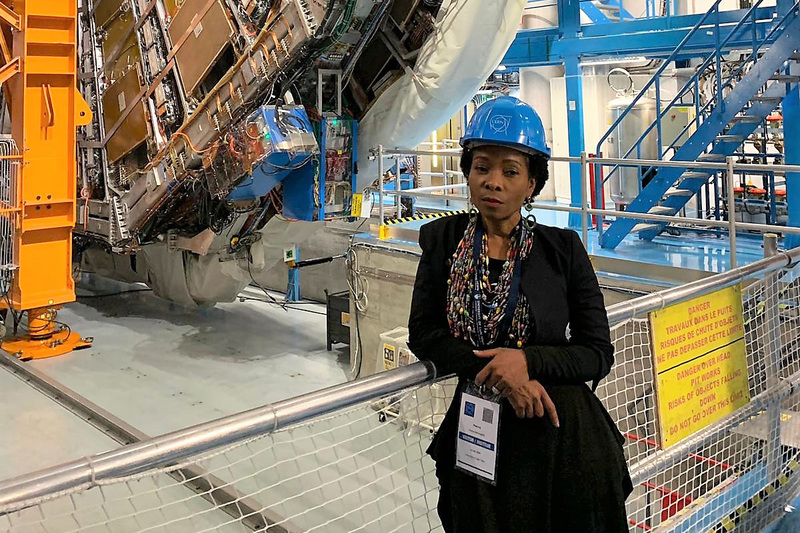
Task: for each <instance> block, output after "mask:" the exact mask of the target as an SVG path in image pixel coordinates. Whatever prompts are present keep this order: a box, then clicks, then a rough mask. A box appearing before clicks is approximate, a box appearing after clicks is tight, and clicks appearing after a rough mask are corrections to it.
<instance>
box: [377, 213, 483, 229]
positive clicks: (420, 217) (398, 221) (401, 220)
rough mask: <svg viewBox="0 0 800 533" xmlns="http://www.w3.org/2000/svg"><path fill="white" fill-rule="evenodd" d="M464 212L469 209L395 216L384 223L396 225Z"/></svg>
mask: <svg viewBox="0 0 800 533" xmlns="http://www.w3.org/2000/svg"><path fill="white" fill-rule="evenodd" d="M464 213H468V211H467V210H466V209H462V210H460V211H442V212H440V213H428V214H425V215H416V216H413V217H404V218H393V219H391V220H387V221H386V222H385V223H384V225H386V226H395V225H397V224H405V223H406V222H414V221H415V220H429V219H434V218H443V217H449V216H453V215H463V214H464Z"/></svg>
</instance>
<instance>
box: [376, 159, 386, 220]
mask: <svg viewBox="0 0 800 533" xmlns="http://www.w3.org/2000/svg"><path fill="white" fill-rule="evenodd" d="M378 220H379V224H380V225H381V226H383V223H384V221H385V218H384V214H383V145H382V144H379V145H378Z"/></svg>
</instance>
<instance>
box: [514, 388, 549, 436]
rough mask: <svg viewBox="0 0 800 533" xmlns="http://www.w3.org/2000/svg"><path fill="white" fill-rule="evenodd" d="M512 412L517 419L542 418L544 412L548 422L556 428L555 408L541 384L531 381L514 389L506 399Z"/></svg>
mask: <svg viewBox="0 0 800 533" xmlns="http://www.w3.org/2000/svg"><path fill="white" fill-rule="evenodd" d="M508 401H509V402H511V406H512V407H513V408H514V412H515V413H517V417H518V418H533V417H534V416H538V417H540V418H541V417H543V416H544V414H545V412H546V413H547V417H548V418H549V419H550V422H552V423H553V425H554V426H555V427H558V413H557V412H556V406H555V405H554V404H553V401H552V400H551V399H550V396H549V395H548V394H547V391H546V390H544V387H543V386H542V384H541V383H539V382H538V381H536V380H535V379H532V380H530V381H528V382H526V383H525V384H523V385H522V387H520V388H518V389H515V390H514V391H513V392H512V393H511V395H510V396H509V397H508Z"/></svg>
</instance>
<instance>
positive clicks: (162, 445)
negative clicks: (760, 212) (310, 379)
mask: <svg viewBox="0 0 800 533" xmlns="http://www.w3.org/2000/svg"><path fill="white" fill-rule="evenodd" d="M799 258H800V248H796V249H793V250H791V251H789V252H785V253H781V254H777V255H775V256H772V257H769V258H765V259H762V260H760V261H758V262H756V263H752V264H750V265H747V266H743V267H740V268H738V269H734V270H731V271H729V272H726V273H723V274H718V275H716V276H712V277H710V278H707V279H705V280H700V281H697V282H694V283H689V284H687V285H684V286H681V287H676V288H674V289H668V290H665V291H662V292H660V293H656V294H652V295H648V296H644V297H641V298H637V299H635V300H630V301H627V302H621V303H619V304H616V305H613V306H611V307H609V308H608V317H609V322H610V323H611V324H616V323H618V322H620V321H622V320H626V319H629V318H633V317H635V316H637V315H640V314H642V313H645V312H649V311H652V310H655V309H660V308H663V307H664V306H666V305H669V304H672V303H676V302H679V301H682V300H685V299H688V298H692V297H696V296H698V295H700V294H704V293H707V292H710V291H712V290H716V289H719V288H723V287H726V286H729V285H731V284H734V283H737V282H739V281H741V280H743V279H746V278H748V277H752V276H753V275H755V274H759V273H767V272H770V271H774V270H777V269H780V268H784V267H788V266H791V265H792V264H793V263H795V262H796V261H797V260H798V259H799ZM797 376H800V373H797V374H795V375H794V377H797ZM435 377H436V371H435V369H434V367H433V365H432V364H430V363H415V364H412V365H409V366H405V367H402V368H399V369H396V370H392V371H389V372H382V373H380V374H376V375H373V376H370V377H368V378H365V379H362V380H358V381H356V382H352V383H345V384H342V385H337V386H334V387H330V388H328V389H324V390H322V391H319V392H315V393H311V394H305V395H302V396H298V397H296V398H291V399H288V400H284V401H281V402H277V403H275V404H272V405H267V406H264V407H260V408H257V409H253V410H250V411H246V412H244V413H240V414H237V415H233V416H230V417H226V418H222V419H219V420H216V421H212V422H207V423H205V424H200V425H197V426H194V427H191V428H187V429H184V430H180V431H176V432H173V433H170V434H167V435H164V436H162V437H158V438H155V439H152V440H149V441H146V442H142V443H139V444H135V445H131V446H128V447H125V448H122V449H119V450H114V451H110V452H105V453H102V454H99V455H96V456H94V457H93V458H92V459H91V461H90V460H87V459H82V460H77V461H73V462H70V463H66V464H63V465H60V466H57V467H54V468H50V469H47V470H43V471H40V472H36V473H32V474H27V475H24V476H21V477H18V478H15V479H12V480H9V481H7V482H5V483H2V484H0V508H2V507H4V506H9V505H10V504H12V503H21V502H26V501H29V500H33V499H36V498H39V497H42V496H44V495H49V494H53V493H54V492H59V491H64V490H70V489H73V488H75V487H79V486H81V485H85V484H87V483H91V482H92V481H93V480H94V481H97V480H102V479H110V478H115V477H120V476H126V475H132V474H135V473H140V472H144V471H147V470H151V469H153V468H159V467H162V466H166V465H169V464H173V463H174V462H176V461H178V460H181V459H186V458H187V457H191V456H196V455H199V454H202V453H204V452H207V451H209V450H211V449H215V448H218V447H221V446H225V445H228V444H231V443H234V442H239V441H241V440H243V439H247V438H249V437H253V436H256V435H263V434H268V433H271V432H274V431H275V430H277V429H278V428H281V427H284V426H287V425H291V424H296V423H300V422H303V421H306V420H309V419H311V418H314V417H316V416H319V415H323V414H327V413H331V412H334V411H336V410H339V409H342V408H346V407H350V406H352V405H355V404H358V403H361V402H365V401H369V400H371V399H375V398H380V397H384V396H386V395H388V394H392V393H395V392H397V391H398V390H402V389H404V388H408V387H414V386H418V385H421V384H423V383H425V382H428V381H431V380H433V379H435ZM792 386H793V385H789V380H786V381H784V382H783V383H781V384H780V385H779V386H778V388H776V389H775V390H772V391H770V393H769V394H770V396H769V397H767V396H764V395H761V396H759V397H756V398H755V399H754V401H753V402H752V403H751V404H749V406H748V407H747V408H746V409H745V410H743V411H740V412H737V413H734V414H733V415H731V416H729V417H727V418H726V419H724V420H723V421H722V422H720V423H719V424H715V425H714V426H713V427H710V428H707V429H706V430H703V431H702V432H700V433H698V434H697V435H695V436H693V437H691V438H690V439H688V440H687V441H685V442H686V444H685V445H684V444H681V445H679V446H676V447H675V448H672V449H670V450H668V451H667V452H665V455H664V456H662V455H659V456H657V458H655V459H647V460H645V461H643V462H641V463H639V464H637V466H636V476H637V479H638V478H639V477H641V478H642V479H645V480H646V479H648V478H649V477H652V474H651V473H650V472H649V470H648V469H654V471H658V469H661V468H663V467H664V464H665V462H664V461H667V460H674V461H676V462H677V461H678V460H680V455H681V454H683V453H684V451H685V449H686V448H690V447H699V446H702V445H703V444H704V443H706V442H710V440H713V438H715V437H716V436H717V435H718V432H720V431H723V429H720V427H721V426H722V425H723V424H725V427H727V425H729V422H730V420H733V419H735V420H740V419H744V418H745V417H749V416H751V414H752V413H751V411H753V410H754V409H755V410H758V409H761V406H762V405H764V404H763V402H764V401H769V399H770V398H773V397H776V398H777V397H782V396H775V395H776V394H779V393H783V390H784V388H786V387H788V390H789V391H791V390H792V389H791V387H792ZM759 402H761V403H759ZM753 412H755V411H753ZM743 413H744V414H743ZM664 457H666V459H665V458H664ZM648 461H650V463H652V464H650V463H648ZM635 484H638V482H635Z"/></svg>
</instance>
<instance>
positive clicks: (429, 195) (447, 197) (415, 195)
mask: <svg viewBox="0 0 800 533" xmlns="http://www.w3.org/2000/svg"><path fill="white" fill-rule="evenodd" d="M403 196H410V197H412V198H434V199H437V200H454V201H461V202H466V201H467V200H468V198H467V197H466V196H458V195H454V194H432V193H429V192H408V191H403ZM397 218H400V217H397ZM799 231H800V230H799Z"/></svg>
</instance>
